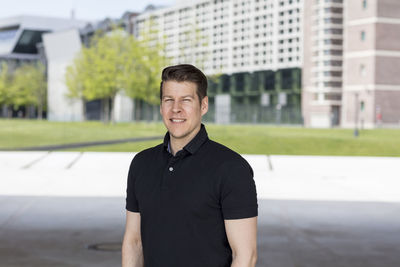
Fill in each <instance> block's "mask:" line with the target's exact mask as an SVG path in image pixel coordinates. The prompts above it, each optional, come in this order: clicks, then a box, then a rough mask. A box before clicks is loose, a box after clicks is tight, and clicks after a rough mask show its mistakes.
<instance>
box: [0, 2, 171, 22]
mask: <svg viewBox="0 0 400 267" xmlns="http://www.w3.org/2000/svg"><path fill="white" fill-rule="evenodd" d="M174 2H175V0H60V1H58V0H0V7H1V8H0V19H1V18H6V17H11V16H18V15H39V16H51V17H60V18H69V17H71V10H75V18H76V19H79V20H101V19H104V18H106V17H109V18H120V17H121V16H122V15H123V13H124V12H125V11H136V12H142V11H143V10H144V8H145V7H146V6H147V5H149V4H153V5H172V4H173V3H174Z"/></svg>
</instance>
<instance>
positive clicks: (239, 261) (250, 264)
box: [231, 252, 257, 267]
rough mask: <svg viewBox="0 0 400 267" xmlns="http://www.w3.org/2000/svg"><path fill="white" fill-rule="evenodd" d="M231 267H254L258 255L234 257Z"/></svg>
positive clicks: (250, 254)
mask: <svg viewBox="0 0 400 267" xmlns="http://www.w3.org/2000/svg"><path fill="white" fill-rule="evenodd" d="M232 256H233V257H232V264H231V267H254V266H256V262H257V253H255V252H253V253H248V254H242V255H235V254H233V255H232Z"/></svg>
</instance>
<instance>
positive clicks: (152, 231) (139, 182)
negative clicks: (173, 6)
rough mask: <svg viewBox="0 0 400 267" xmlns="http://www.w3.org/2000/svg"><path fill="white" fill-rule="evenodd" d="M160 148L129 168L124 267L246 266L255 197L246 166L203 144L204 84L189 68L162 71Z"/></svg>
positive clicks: (252, 253) (252, 259)
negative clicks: (162, 131)
mask: <svg viewBox="0 0 400 267" xmlns="http://www.w3.org/2000/svg"><path fill="white" fill-rule="evenodd" d="M161 78H162V82H161V86H160V99H161V105H160V113H161V115H162V118H163V122H164V124H165V126H166V128H167V130H168V132H167V134H166V135H165V138H164V143H163V144H160V145H158V146H156V147H153V148H150V149H147V150H144V151H142V152H140V153H138V154H137V155H136V156H135V157H134V159H133V160H132V163H131V165H130V169H129V174H128V185H127V197H126V209H127V212H126V229H125V235H124V241H123V245H122V266H123V267H133V266H135V267H138V266H146V267H225V266H232V267H250V266H255V263H256V259H257V245H256V243H257V241H256V238H257V196H256V188H255V183H254V180H253V171H252V169H251V167H250V165H249V164H248V163H247V162H246V161H245V160H244V159H243V158H242V157H241V156H240V155H239V154H237V153H235V152H233V151H232V150H230V149H228V148H226V147H224V146H222V145H220V144H218V143H216V142H213V141H211V140H210V139H208V136H207V132H206V129H205V127H204V125H203V124H202V123H201V118H202V116H203V115H204V114H206V112H207V110H208V97H207V78H206V77H205V75H204V74H203V73H202V72H201V71H200V70H199V69H197V68H195V67H194V66H192V65H186V64H185V65H176V66H170V67H167V68H165V69H164V70H163V72H162V77H161Z"/></svg>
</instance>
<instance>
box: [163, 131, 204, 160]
mask: <svg viewBox="0 0 400 267" xmlns="http://www.w3.org/2000/svg"><path fill="white" fill-rule="evenodd" d="M200 128H201V125H199V126H198V127H197V128H196V129H195V130H194V131H193V132H191V133H190V134H188V135H186V136H183V137H181V138H175V137H173V136H172V135H170V136H169V138H170V139H169V140H170V145H171V153H172V155H174V156H175V155H176V153H177V152H178V151H180V150H182V149H183V148H184V147H185V146H186V145H187V144H188V143H189V142H190V141H192V139H193V138H194V137H195V136H196V135H197V134H198V132H199V131H200Z"/></svg>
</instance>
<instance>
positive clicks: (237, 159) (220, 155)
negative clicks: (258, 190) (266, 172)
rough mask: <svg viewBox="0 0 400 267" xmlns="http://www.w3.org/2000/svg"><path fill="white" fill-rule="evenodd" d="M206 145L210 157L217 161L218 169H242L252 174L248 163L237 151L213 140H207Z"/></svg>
mask: <svg viewBox="0 0 400 267" xmlns="http://www.w3.org/2000/svg"><path fill="white" fill-rule="evenodd" d="M207 145H208V146H209V148H208V149H207V150H208V151H209V153H212V158H214V159H215V160H216V161H217V162H218V165H219V166H220V168H219V170H220V171H224V170H225V171H226V170H227V169H243V170H247V171H249V172H251V174H253V170H252V168H251V166H250V164H249V163H248V162H247V160H246V159H244V158H243V157H242V156H241V155H240V154H239V153H237V152H235V151H233V150H232V149H230V148H228V147H226V146H224V145H222V144H220V143H218V142H215V141H213V140H209V142H208V143H207Z"/></svg>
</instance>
